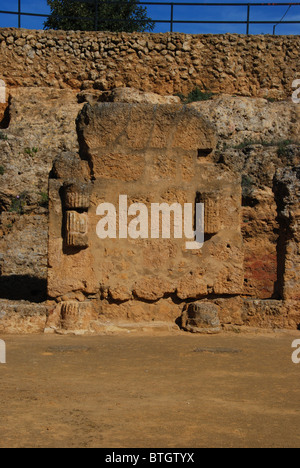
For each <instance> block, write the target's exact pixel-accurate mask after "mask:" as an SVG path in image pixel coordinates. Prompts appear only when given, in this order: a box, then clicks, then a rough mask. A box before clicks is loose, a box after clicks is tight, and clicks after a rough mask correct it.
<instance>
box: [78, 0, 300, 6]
mask: <svg viewBox="0 0 300 468" xmlns="http://www.w3.org/2000/svg"><path fill="white" fill-rule="evenodd" d="M71 1H73V2H79V3H82V2H87V3H95V1H94V0H71ZM103 3H106V4H110V3H111V4H114V3H117V4H118V3H123V2H122V0H107V1H106V2H104V1H103ZM137 4H138V5H149V6H151V5H156V6H157V5H162V6H163V5H166V6H171V5H173V6H243V7H247V6H248V5H250V6H289V5H291V6H299V5H300V2H297V3H290V2H289V3H286V2H276V3H256V2H254V3H251V2H250V3H231V2H220V3H217V2H203V3H190V2H137Z"/></svg>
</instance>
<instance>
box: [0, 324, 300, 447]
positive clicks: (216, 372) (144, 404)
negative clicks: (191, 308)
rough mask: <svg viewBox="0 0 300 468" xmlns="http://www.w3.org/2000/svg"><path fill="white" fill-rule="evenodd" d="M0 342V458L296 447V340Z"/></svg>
mask: <svg viewBox="0 0 300 468" xmlns="http://www.w3.org/2000/svg"><path fill="white" fill-rule="evenodd" d="M1 338H4V339H5V341H6V345H7V364H6V365H4V364H1V365H0V421H1V436H0V447H1V448H4V447H105V448H121V447H125V448H131V447H137V448H139V447H144V448H150V447H151V448H159V447H160V448H178V447H184V448H201V447H298V446H299V445H300V405H299V395H300V392H299V375H300V364H298V365H296V364H293V363H292V360H291V354H292V351H293V350H292V348H291V344H292V341H293V340H294V339H295V338H300V332H277V333H271V334H252V333H251V334H238V335H237V334H233V333H224V334H220V335H214V336H199V335H190V334H184V333H182V334H177V335H168V336H163V335H157V336H147V335H138V336H132V334H130V335H126V336H97V337H91V336H89V337H78V336H77V337H75V336H53V335H51V336H49V335H45V336H5V337H3V336H2V337H1Z"/></svg>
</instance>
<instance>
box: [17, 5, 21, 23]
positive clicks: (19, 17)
mask: <svg viewBox="0 0 300 468" xmlns="http://www.w3.org/2000/svg"><path fill="white" fill-rule="evenodd" d="M20 27H21V0H18V28H20Z"/></svg>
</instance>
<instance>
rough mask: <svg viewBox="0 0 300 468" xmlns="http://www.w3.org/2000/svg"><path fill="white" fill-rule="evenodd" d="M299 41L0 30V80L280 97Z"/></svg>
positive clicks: (292, 75) (288, 85) (295, 74)
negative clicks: (205, 90)
mask: <svg viewBox="0 0 300 468" xmlns="http://www.w3.org/2000/svg"><path fill="white" fill-rule="evenodd" d="M299 51H300V38H299V36H275V37H274V36H263V35H261V36H244V35H232V34H226V35H185V34H178V33H172V34H150V33H149V34H145V33H140V34H137V33H134V34H125V33H108V32H97V33H96V32H74V31H68V32H65V31H31V30H30V31H29V30H24V29H20V30H19V29H0V63H1V65H2V67H1V69H0V79H3V80H5V82H6V83H7V85H8V86H9V87H12V86H46V87H48V86H51V87H56V88H65V87H69V88H74V89H80V88H82V89H86V88H93V87H94V88H96V89H100V90H108V89H113V88H115V87H120V86H128V87H135V88H138V89H141V90H143V91H154V92H157V93H159V94H174V93H178V92H182V93H186V92H187V91H191V90H192V89H193V88H194V87H196V86H198V87H200V88H202V89H204V88H207V89H209V90H210V91H213V92H215V93H228V94H236V95H245V96H259V97H275V98H283V97H287V96H290V95H291V89H292V82H293V80H295V79H296V78H299V77H300V75H299V68H298V69H297V66H298V64H299Z"/></svg>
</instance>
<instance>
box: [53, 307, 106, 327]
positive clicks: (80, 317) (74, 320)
mask: <svg viewBox="0 0 300 468" xmlns="http://www.w3.org/2000/svg"><path fill="white" fill-rule="evenodd" d="M96 318H97V313H96V312H95V310H94V308H93V305H92V303H91V302H76V301H73V302H72V301H69V302H62V303H61V327H62V328H63V329H64V330H82V331H84V330H88V329H89V326H90V323H91V321H92V320H95V319H96Z"/></svg>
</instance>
